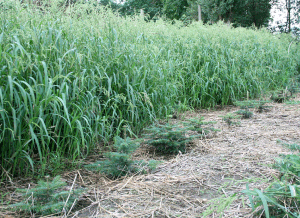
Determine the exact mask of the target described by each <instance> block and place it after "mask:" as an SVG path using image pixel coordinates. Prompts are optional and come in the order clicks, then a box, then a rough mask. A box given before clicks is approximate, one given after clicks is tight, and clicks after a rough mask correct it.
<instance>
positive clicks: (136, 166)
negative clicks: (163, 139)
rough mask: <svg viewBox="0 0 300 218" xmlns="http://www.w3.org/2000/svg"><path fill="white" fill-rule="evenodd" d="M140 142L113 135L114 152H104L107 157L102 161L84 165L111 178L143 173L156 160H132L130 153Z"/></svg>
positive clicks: (151, 166) (152, 167)
mask: <svg viewBox="0 0 300 218" xmlns="http://www.w3.org/2000/svg"><path fill="white" fill-rule="evenodd" d="M139 145H140V143H139V142H138V141H137V140H131V139H130V138H125V139H122V138H121V137H119V136H116V137H115V143H114V149H115V150H116V151H115V152H107V153H104V156H105V157H106V158H107V159H106V160H104V161H97V162H95V163H92V164H89V165H85V167H86V168H87V169H90V170H94V171H100V172H101V173H104V174H105V175H107V176H108V177H110V178H112V179H116V178H119V177H122V176H125V175H127V174H130V173H144V172H145V171H146V170H145V169H147V168H148V169H149V170H153V169H155V168H156V165H157V164H158V162H156V161H149V163H147V162H145V161H134V160H132V153H133V152H134V151H135V150H136V149H137V148H138V147H139Z"/></svg>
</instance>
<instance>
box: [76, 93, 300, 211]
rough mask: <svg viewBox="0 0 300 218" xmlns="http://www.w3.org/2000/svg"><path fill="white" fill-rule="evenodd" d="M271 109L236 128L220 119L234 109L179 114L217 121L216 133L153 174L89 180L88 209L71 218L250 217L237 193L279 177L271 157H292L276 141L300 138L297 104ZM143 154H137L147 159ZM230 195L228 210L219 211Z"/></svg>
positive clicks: (142, 152)
mask: <svg viewBox="0 0 300 218" xmlns="http://www.w3.org/2000/svg"><path fill="white" fill-rule="evenodd" d="M296 100H297V99H296ZM270 105H272V106H273V107H271V108H270V111H268V112H264V113H258V112H256V111H254V117H253V118H251V119H243V120H241V124H240V125H238V126H228V125H227V124H226V123H225V122H224V121H222V118H221V117H220V116H222V115H225V114H226V113H228V112H234V111H236V110H237V108H235V107H228V108H225V109H223V110H221V111H200V112H197V113H196V112H190V113H185V114H183V115H181V119H183V118H185V119H186V118H192V117H200V116H204V117H205V121H217V123H216V124H215V125H214V127H215V128H219V129H221V132H219V133H218V134H217V135H216V136H214V137H212V138H204V139H201V140H195V143H194V144H195V146H194V147H193V148H192V149H191V150H190V151H189V152H188V153H186V154H179V155H177V156H176V157H174V158H172V159H170V160H168V161H165V162H164V163H163V164H161V165H160V166H159V167H158V168H157V170H156V171H155V172H153V173H152V174H148V175H139V176H131V177H126V178H125V179H123V180H120V181H109V180H108V179H105V178H103V177H102V179H101V180H99V179H98V177H94V178H95V180H97V179H98V180H97V181H91V182H89V183H93V185H91V186H90V189H89V190H90V191H89V194H90V196H89V198H90V200H91V205H89V206H88V207H87V208H85V209H83V210H81V211H77V212H76V213H75V214H73V217H203V216H204V215H207V216H208V217H219V216H222V217H253V214H252V213H251V209H250V208H249V207H248V200H247V198H246V197H245V196H242V195H241V193H240V191H242V190H244V189H245V188H246V184H247V183H248V184H249V186H250V188H252V189H253V188H258V189H263V188H266V187H267V186H268V184H269V183H268V182H270V181H272V180H273V177H274V176H278V172H277V171H276V170H274V169H272V167H271V164H273V163H274V158H277V157H278V156H279V155H280V154H289V153H291V151H289V150H288V149H286V148H285V147H283V146H282V145H281V144H280V143H278V142H277V140H281V141H284V142H295V141H297V140H298V142H299V139H300V110H299V105H287V104H270ZM174 122H176V121H174ZM144 150H146V149H144ZM144 150H143V149H142V151H141V152H140V156H143V158H147V154H145V152H144ZM87 179H88V178H82V181H84V180H87ZM89 179H91V177H89ZM234 193H237V195H236V197H235V198H233V200H232V202H231V201H230V204H229V206H228V207H226V204H225V206H224V207H222V205H223V204H224V202H225V201H226V200H230V196H232V195H233V194H234ZM225 203H226V202H225Z"/></svg>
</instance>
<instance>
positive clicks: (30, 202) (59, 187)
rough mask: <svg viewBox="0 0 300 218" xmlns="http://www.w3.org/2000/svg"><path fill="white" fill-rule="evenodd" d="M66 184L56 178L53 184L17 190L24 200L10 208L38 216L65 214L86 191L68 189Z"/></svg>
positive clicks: (41, 182)
mask: <svg viewBox="0 0 300 218" xmlns="http://www.w3.org/2000/svg"><path fill="white" fill-rule="evenodd" d="M66 185H67V184H66V183H65V182H63V181H62V180H61V179H60V176H56V177H55V178H54V179H53V180H52V181H51V182H48V181H46V182H45V181H42V180H40V181H39V182H38V185H37V186H36V187H35V188H31V189H17V192H20V193H21V194H22V198H23V199H24V200H23V201H22V202H20V203H16V204H12V205H10V206H9V207H10V208H12V209H13V210H22V211H25V212H28V213H35V214H38V215H44V216H45V215H50V214H64V212H67V211H68V210H69V209H70V208H71V206H72V205H73V204H74V202H75V201H76V199H77V198H78V197H79V195H80V194H82V192H83V191H84V189H75V190H74V189H72V190H67V189H66Z"/></svg>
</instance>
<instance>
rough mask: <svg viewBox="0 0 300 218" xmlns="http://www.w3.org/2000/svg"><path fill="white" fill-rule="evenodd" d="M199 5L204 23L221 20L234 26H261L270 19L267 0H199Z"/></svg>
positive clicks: (269, 5) (266, 23)
mask: <svg viewBox="0 0 300 218" xmlns="http://www.w3.org/2000/svg"><path fill="white" fill-rule="evenodd" d="M200 5H201V7H202V17H203V21H204V22H205V23H206V22H212V23H213V22H217V21H219V20H223V21H225V22H230V23H233V24H234V25H235V26H243V27H249V26H252V25H255V26H256V27H262V26H266V25H268V21H269V19H270V10H271V3H270V1H269V0H245V1H240V0H201V1H200Z"/></svg>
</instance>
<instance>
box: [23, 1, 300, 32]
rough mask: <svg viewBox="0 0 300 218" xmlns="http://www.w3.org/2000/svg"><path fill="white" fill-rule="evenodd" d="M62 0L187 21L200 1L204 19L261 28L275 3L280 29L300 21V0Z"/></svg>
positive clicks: (284, 29)
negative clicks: (283, 15) (279, 13)
mask: <svg viewBox="0 0 300 218" xmlns="http://www.w3.org/2000/svg"><path fill="white" fill-rule="evenodd" d="M21 1H31V2H40V1H44V0H21ZM48 1H49V0H48ZM60 1H61V2H64V3H65V4H66V5H69V4H73V3H76V2H81V3H92V4H101V5H104V6H110V7H111V8H112V9H113V10H116V11H118V12H119V13H120V14H121V15H123V16H127V15H134V14H137V13H140V11H141V9H143V12H144V14H146V19H156V18H157V17H166V18H167V19H170V20H182V21H184V22H185V23H187V24H188V23H190V22H191V21H193V20H198V5H200V6H201V18H202V21H203V22H204V23H216V22H218V21H220V20H222V21H224V22H228V23H231V24H232V25H233V26H242V27H250V26H253V25H254V26H256V27H258V28H260V27H263V26H268V24H269V21H270V19H271V13H270V12H271V8H272V6H273V7H277V9H278V10H283V11H286V19H285V20H283V21H282V22H280V23H278V24H277V27H278V28H279V29H280V31H282V32H290V31H291V30H292V28H293V26H295V24H299V23H300V17H299V14H300V0H121V1H120V0H119V1H118V3H117V2H116V0H60ZM294 29H295V27H294Z"/></svg>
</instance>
